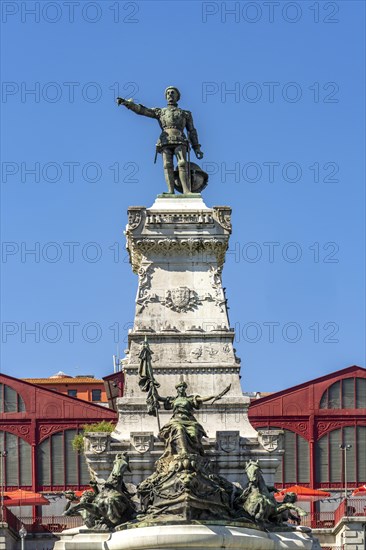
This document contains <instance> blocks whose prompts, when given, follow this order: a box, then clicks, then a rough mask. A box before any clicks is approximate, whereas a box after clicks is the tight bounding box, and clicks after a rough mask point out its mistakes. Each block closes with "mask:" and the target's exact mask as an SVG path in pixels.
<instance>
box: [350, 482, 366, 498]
mask: <svg viewBox="0 0 366 550" xmlns="http://www.w3.org/2000/svg"><path fill="white" fill-rule="evenodd" d="M351 496H353V497H364V496H366V484H365V485H361V487H357V489H355V490H354V491H353V493H352V495H351Z"/></svg>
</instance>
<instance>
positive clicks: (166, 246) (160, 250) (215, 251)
mask: <svg viewBox="0 0 366 550" xmlns="http://www.w3.org/2000/svg"><path fill="white" fill-rule="evenodd" d="M126 236H127V249H128V251H129V253H130V260H131V264H132V269H133V271H134V272H135V273H138V271H139V269H140V268H141V264H142V260H143V257H144V256H145V257H146V256H147V255H148V254H149V253H151V252H153V253H155V254H161V255H163V256H168V255H190V256H191V255H193V254H199V253H204V254H212V255H214V256H215V257H216V261H217V265H218V267H222V265H223V264H224V261H225V252H226V250H227V247H228V237H226V236H224V235H223V236H222V237H221V238H220V239H218V238H216V237H209V236H202V237H198V238H197V237H196V238H193V237H188V238H183V237H182V238H179V237H178V238H176V237H174V238H173V237H166V238H163V239H162V238H157V237H155V238H151V237H139V238H134V237H133V236H132V235H131V233H129V232H126Z"/></svg>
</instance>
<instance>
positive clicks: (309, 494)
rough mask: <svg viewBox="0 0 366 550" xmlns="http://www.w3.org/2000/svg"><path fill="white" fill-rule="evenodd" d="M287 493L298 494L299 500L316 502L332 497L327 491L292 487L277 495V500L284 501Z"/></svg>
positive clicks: (299, 486) (298, 486)
mask: <svg viewBox="0 0 366 550" xmlns="http://www.w3.org/2000/svg"><path fill="white" fill-rule="evenodd" d="M286 493H296V495H297V500H303V501H308V502H309V501H310V502H314V501H315V500H323V499H325V498H329V497H330V496H331V494H330V493H328V492H327V491H320V490H318V489H311V488H310V487H302V486H301V485H292V487H287V488H286V489H282V491H281V492H280V493H275V498H276V500H282V499H283V497H284V496H285V494H286Z"/></svg>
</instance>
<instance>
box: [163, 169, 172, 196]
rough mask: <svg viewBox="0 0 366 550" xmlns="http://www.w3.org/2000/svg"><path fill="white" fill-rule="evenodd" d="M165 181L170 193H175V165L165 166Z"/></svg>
mask: <svg viewBox="0 0 366 550" xmlns="http://www.w3.org/2000/svg"><path fill="white" fill-rule="evenodd" d="M164 176H165V181H166V184H167V186H168V193H171V194H172V195H174V168H173V166H168V167H164Z"/></svg>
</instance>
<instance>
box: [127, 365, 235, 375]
mask: <svg viewBox="0 0 366 550" xmlns="http://www.w3.org/2000/svg"><path fill="white" fill-rule="evenodd" d="M138 368H139V367H138V365H135V366H133V365H129V366H128V367H127V366H126V367H125V369H124V372H125V373H126V375H134V374H136V373H137V371H138ZM239 372H240V366H233V365H229V366H223V365H221V366H213V365H208V364H207V366H205V365H204V364H202V363H201V364H200V366H199V367H197V366H189V365H187V366H185V367H180V366H173V367H172V366H170V367H163V366H160V367H158V366H154V374H161V375H167V374H174V375H178V374H189V375H192V374H238V373H239Z"/></svg>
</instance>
